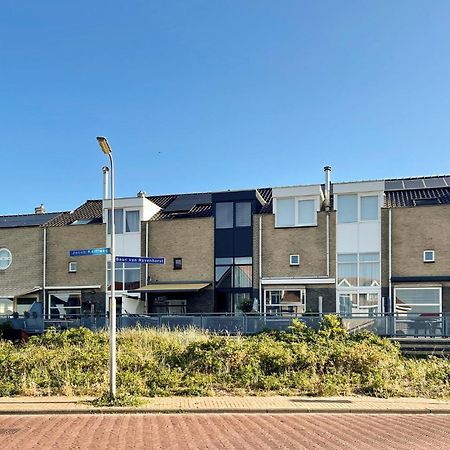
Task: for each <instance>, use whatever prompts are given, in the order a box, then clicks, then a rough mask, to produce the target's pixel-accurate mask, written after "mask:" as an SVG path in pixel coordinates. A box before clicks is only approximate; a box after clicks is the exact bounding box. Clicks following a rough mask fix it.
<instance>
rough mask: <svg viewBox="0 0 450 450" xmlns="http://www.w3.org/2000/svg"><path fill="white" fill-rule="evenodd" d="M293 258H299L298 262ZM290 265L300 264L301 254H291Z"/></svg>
mask: <svg viewBox="0 0 450 450" xmlns="http://www.w3.org/2000/svg"><path fill="white" fill-rule="evenodd" d="M293 258H297V262H293ZM289 265H290V266H299V265H300V255H289Z"/></svg>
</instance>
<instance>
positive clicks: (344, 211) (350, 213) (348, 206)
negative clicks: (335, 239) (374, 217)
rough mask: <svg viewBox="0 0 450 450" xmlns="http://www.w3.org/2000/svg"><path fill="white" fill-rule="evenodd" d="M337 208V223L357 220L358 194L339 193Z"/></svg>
mask: <svg viewBox="0 0 450 450" xmlns="http://www.w3.org/2000/svg"><path fill="white" fill-rule="evenodd" d="M337 210H338V211H337V212H338V221H339V223H351V222H357V221H358V196H357V195H356V194H351V195H339V196H338V208H337Z"/></svg>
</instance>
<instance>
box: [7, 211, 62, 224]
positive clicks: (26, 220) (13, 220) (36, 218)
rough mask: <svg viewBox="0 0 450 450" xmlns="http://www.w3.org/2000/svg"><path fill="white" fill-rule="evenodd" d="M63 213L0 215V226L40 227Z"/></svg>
mask: <svg viewBox="0 0 450 450" xmlns="http://www.w3.org/2000/svg"><path fill="white" fill-rule="evenodd" d="M63 214H65V213H64V212H53V213H44V214H16V215H10V216H0V228H19V227H40V226H43V225H45V224H47V223H48V222H50V221H51V220H54V219H56V218H58V217H59V216H61V215H63Z"/></svg>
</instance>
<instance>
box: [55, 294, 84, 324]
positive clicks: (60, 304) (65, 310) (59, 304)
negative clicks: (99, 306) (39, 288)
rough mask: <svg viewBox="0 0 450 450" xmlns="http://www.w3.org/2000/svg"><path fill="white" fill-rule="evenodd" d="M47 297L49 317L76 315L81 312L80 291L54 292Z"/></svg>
mask: <svg viewBox="0 0 450 450" xmlns="http://www.w3.org/2000/svg"><path fill="white" fill-rule="evenodd" d="M48 297H49V301H48V308H49V314H50V317H51V318H68V317H77V316H79V315H80V314H81V293H80V292H54V293H51V294H49V296H48Z"/></svg>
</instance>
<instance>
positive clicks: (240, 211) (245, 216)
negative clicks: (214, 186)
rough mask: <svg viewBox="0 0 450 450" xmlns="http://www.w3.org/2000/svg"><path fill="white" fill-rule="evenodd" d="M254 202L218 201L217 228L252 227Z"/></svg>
mask: <svg viewBox="0 0 450 450" xmlns="http://www.w3.org/2000/svg"><path fill="white" fill-rule="evenodd" d="M251 225H252V204H251V203H250V202H237V203H233V202H219V203H216V228H233V227H250V226H251Z"/></svg>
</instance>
